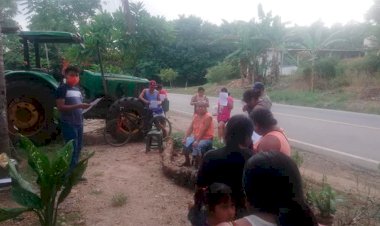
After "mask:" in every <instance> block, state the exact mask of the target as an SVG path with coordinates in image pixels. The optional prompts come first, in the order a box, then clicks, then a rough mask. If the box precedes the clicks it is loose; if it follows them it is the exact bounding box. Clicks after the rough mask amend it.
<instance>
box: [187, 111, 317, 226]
mask: <svg viewBox="0 0 380 226" xmlns="http://www.w3.org/2000/svg"><path fill="white" fill-rule="evenodd" d="M257 112H258V113H260V114H262V115H267V114H268V110H267V109H264V110H263V109H260V110H257ZM269 112H270V111H269ZM253 125H255V126H256V125H257V124H254V123H252V121H251V119H249V118H248V117H246V116H244V115H235V116H233V117H231V119H230V120H229V122H228V124H227V127H226V134H225V141H226V145H225V147H223V148H220V149H218V150H211V151H209V152H207V153H206V154H205V155H204V157H203V159H202V162H201V164H200V167H199V170H198V174H197V180H196V192H195V195H194V205H193V206H192V207H191V208H190V210H189V216H188V217H189V220H190V221H191V223H192V225H195V226H198V225H199V226H200V225H201V226H207V225H209V226H216V225H218V226H227V225H238V226H263V225H265V226H275V225H300V226H301V225H302V226H309V225H310V226H311V225H318V224H317V222H316V218H315V216H314V214H313V212H312V211H311V209H310V208H309V207H308V205H307V204H306V201H305V196H304V193H303V190H302V179H301V176H300V172H299V170H298V167H297V165H296V164H295V162H294V161H293V160H292V159H291V158H290V156H289V154H290V152H287V151H284V150H280V148H278V147H277V148H275V146H272V147H273V149H272V148H270V149H266V146H264V145H263V146H262V145H259V147H260V149H258V150H255V151H252V148H251V146H252V140H251V136H252V133H253V128H254V126H253ZM255 129H256V128H255ZM260 131H261V130H258V132H259V134H260V133H261V132H260ZM289 150H290V149H289Z"/></svg>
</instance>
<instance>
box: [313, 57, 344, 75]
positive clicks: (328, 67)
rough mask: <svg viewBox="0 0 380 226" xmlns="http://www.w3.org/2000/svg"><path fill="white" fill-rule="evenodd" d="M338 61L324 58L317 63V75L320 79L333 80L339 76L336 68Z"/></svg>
mask: <svg viewBox="0 0 380 226" xmlns="http://www.w3.org/2000/svg"><path fill="white" fill-rule="evenodd" d="M337 64H338V61H337V60H336V59H335V58H322V59H319V60H317V61H316V63H315V69H314V70H315V73H316V75H317V76H318V77H320V78H324V79H331V78H334V77H335V76H336V75H337V70H336V66H337Z"/></svg>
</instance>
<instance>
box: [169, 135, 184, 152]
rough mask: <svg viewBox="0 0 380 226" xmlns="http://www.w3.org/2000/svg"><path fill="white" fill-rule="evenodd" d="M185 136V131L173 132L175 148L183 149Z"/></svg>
mask: <svg viewBox="0 0 380 226" xmlns="http://www.w3.org/2000/svg"><path fill="white" fill-rule="evenodd" d="M184 136H185V134H184V133H183V132H174V133H172V135H171V137H172V139H173V148H174V150H180V149H182V146H183V144H182V139H183V137H184Z"/></svg>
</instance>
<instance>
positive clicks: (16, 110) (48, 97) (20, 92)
mask: <svg viewBox="0 0 380 226" xmlns="http://www.w3.org/2000/svg"><path fill="white" fill-rule="evenodd" d="M54 106H55V97H54V91H53V90H52V89H50V88H49V87H47V86H45V85H43V84H40V83H38V82H37V81H29V82H26V81H11V82H9V83H8V84H7V114H8V129H9V133H10V134H11V137H12V136H13V137H14V135H16V134H18V133H20V134H22V135H24V136H26V137H28V138H29V139H31V140H32V141H33V142H34V143H35V144H37V145H42V144H47V143H49V142H51V140H54V139H55V138H56V137H57V135H58V134H59V130H58V125H57V123H56V122H55V121H54Z"/></svg>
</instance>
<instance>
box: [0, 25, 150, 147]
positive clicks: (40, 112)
mask: <svg viewBox="0 0 380 226" xmlns="http://www.w3.org/2000/svg"><path fill="white" fill-rule="evenodd" d="M18 35H19V37H20V41H21V43H22V44H23V50H24V51H23V52H24V69H23V70H6V71H5V79H6V84H7V106H8V110H7V114H8V125H9V133H10V134H11V136H12V135H15V134H16V133H21V134H23V135H25V136H27V137H29V138H30V139H31V140H32V141H33V142H34V143H36V144H47V143H49V142H50V141H52V140H54V139H55V138H56V137H57V136H58V135H59V125H58V124H59V123H58V120H57V117H56V113H57V110H56V108H55V90H56V89H57V88H58V86H59V84H60V83H61V82H62V80H63V75H61V73H60V70H50V69H44V68H42V67H41V57H40V54H41V45H42V44H45V43H68V44H82V43H83V39H82V37H81V36H80V35H78V34H72V33H68V32H57V31H54V32H53V31H45V32H36V31H23V32H19V33H18ZM31 47H32V48H31ZM45 47H46V46H45ZM30 49H34V57H30V52H31V51H30ZM31 58H33V59H34V60H35V65H33V66H32V64H31V62H30V61H31ZM98 59H99V64H100V66H101V67H100V68H101V71H102V73H95V72H91V71H87V70H84V71H83V72H82V73H81V74H80V87H81V89H82V93H83V96H84V97H85V101H86V102H87V101H91V100H94V99H96V98H98V97H104V98H103V99H102V101H101V102H100V103H99V104H97V105H96V106H95V107H94V108H92V109H91V110H89V111H88V112H86V113H85V114H84V117H85V118H98V119H107V118H108V119H110V118H114V117H117V114H118V113H119V109H120V108H122V109H128V111H129V112H133V113H134V114H136V115H142V114H143V112H144V105H143V103H142V102H140V101H139V100H138V98H136V97H137V96H138V95H139V93H140V92H141V91H142V89H143V88H145V87H147V86H148V83H149V81H148V80H147V79H143V78H138V77H134V76H129V75H117V74H104V73H103V69H102V68H103V67H102V64H101V58H100V53H98Z"/></svg>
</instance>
